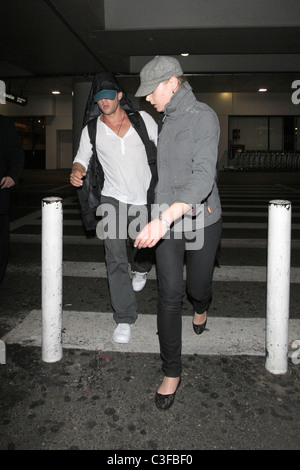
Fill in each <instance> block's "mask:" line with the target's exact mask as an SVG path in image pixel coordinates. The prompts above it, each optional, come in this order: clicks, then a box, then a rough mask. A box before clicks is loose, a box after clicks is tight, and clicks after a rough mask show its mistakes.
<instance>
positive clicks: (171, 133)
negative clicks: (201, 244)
mask: <svg viewBox="0 0 300 470" xmlns="http://www.w3.org/2000/svg"><path fill="white" fill-rule="evenodd" d="M219 135H220V126H219V121H218V118H217V116H216V114H215V112H214V111H213V110H212V109H211V108H210V107H209V106H207V105H206V104H204V103H200V102H199V101H197V100H196V97H195V95H194V94H193V92H192V88H191V86H190V85H189V83H188V82H186V83H184V85H182V86H181V87H180V88H179V90H178V91H177V92H176V93H175V94H174V96H173V97H172V99H171V101H170V102H169V103H168V105H167V106H166V109H165V117H164V120H163V125H162V129H161V132H160V134H159V140H158V147H157V150H158V156H157V159H158V162H157V164H158V175H159V180H158V185H157V190H156V202H157V203H158V204H159V205H161V204H167V205H168V206H170V205H171V204H173V203H174V202H185V203H187V204H190V205H191V206H192V208H193V209H194V210H196V209H197V208H199V205H200V204H203V206H202V208H203V209H204V225H205V226H208V225H211V224H213V223H215V222H217V221H218V220H219V219H220V217H221V204H220V198H219V192H218V188H217V182H216V180H217V161H218V143H219Z"/></svg>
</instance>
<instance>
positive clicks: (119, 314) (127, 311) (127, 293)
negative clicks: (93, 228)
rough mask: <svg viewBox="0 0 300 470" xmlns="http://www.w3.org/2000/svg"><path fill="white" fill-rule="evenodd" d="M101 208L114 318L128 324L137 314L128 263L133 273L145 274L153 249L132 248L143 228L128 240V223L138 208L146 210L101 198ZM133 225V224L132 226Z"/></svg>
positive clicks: (133, 217)
mask: <svg viewBox="0 0 300 470" xmlns="http://www.w3.org/2000/svg"><path fill="white" fill-rule="evenodd" d="M101 207H102V208H103V211H104V212H106V214H102V216H103V215H105V217H104V219H102V221H103V224H104V225H105V227H104V229H106V231H105V238H104V247H105V261H106V268H107V279H108V285H109V293H110V300H111V306H112V309H113V318H114V320H115V322H116V323H129V324H130V325H131V324H133V323H134V322H135V321H136V319H137V316H138V314H137V302H136V296H135V293H134V291H133V288H132V282H131V279H130V274H129V269H128V264H130V267H131V270H132V271H137V272H140V273H146V272H148V271H150V269H151V267H152V264H153V260H154V250H153V249H150V248H146V249H143V250H139V249H137V248H133V242H134V240H135V238H136V236H137V234H138V233H139V231H140V230H141V229H142V228H143V227H139V226H138V227H137V232H136V233H131V235H132V236H131V237H130V236H129V234H128V228H129V227H130V223H131V222H134V221H135V220H136V219H137V217H138V214H139V212H138V211H139V209H140V210H142V211H143V210H145V206H133V205H127V204H124V203H122V202H120V201H118V200H116V199H114V198H111V197H107V196H101ZM107 211H109V213H107ZM97 213H98V212H97ZM145 213H147V211H146V212H145ZM107 214H108V216H107ZM100 223H101V222H100ZM146 223H147V220H146V219H145V220H144V223H143V224H142V225H145V224H146ZM133 226H135V225H134V224H133ZM98 233H99V232H98V226H97V234H98ZM98 236H99V235H98ZM128 238H129V242H130V243H129V250H128V251H129V253H128V251H127V240H128ZM128 256H129V258H128Z"/></svg>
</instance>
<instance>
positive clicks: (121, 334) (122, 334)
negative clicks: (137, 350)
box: [113, 323, 131, 343]
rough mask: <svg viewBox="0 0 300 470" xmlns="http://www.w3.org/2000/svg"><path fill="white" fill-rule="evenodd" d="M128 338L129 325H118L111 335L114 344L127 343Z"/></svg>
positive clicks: (129, 333)
mask: <svg viewBox="0 0 300 470" xmlns="http://www.w3.org/2000/svg"><path fill="white" fill-rule="evenodd" d="M130 338H131V325H129V323H119V324H118V326H117V328H116V329H115V331H114V334H113V339H114V341H115V343H129V341H130Z"/></svg>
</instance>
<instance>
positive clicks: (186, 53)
mask: <svg viewBox="0 0 300 470" xmlns="http://www.w3.org/2000/svg"><path fill="white" fill-rule="evenodd" d="M181 55H182V57H187V56H188V55H190V54H189V53H188V52H182V53H181Z"/></svg>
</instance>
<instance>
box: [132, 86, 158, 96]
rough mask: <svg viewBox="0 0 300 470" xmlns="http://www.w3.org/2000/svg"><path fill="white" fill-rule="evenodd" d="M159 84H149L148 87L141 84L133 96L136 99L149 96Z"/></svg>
mask: <svg viewBox="0 0 300 470" xmlns="http://www.w3.org/2000/svg"><path fill="white" fill-rule="evenodd" d="M159 84H160V82H158V83H155V84H150V85H146V84H144V83H142V84H141V85H140V87H139V88H138V90H137V92H136V94H135V96H136V97H137V98H141V97H142V96H147V95H151V93H153V92H154V90H155V88H157V87H158V85H159Z"/></svg>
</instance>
